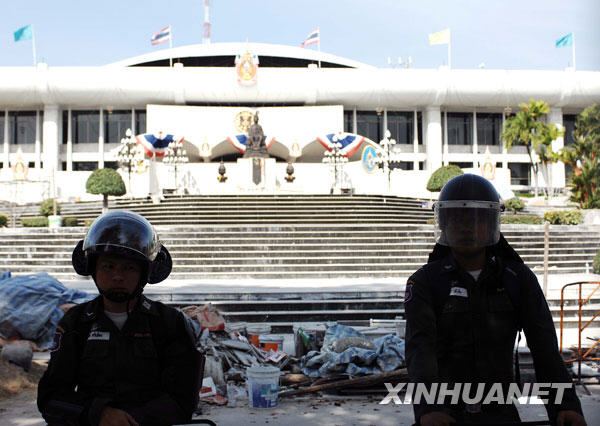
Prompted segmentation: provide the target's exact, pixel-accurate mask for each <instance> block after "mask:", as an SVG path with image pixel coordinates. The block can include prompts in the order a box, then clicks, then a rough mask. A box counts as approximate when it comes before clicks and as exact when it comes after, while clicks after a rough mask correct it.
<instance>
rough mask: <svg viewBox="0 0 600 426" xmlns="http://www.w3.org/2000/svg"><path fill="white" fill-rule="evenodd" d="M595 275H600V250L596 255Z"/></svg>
mask: <svg viewBox="0 0 600 426" xmlns="http://www.w3.org/2000/svg"><path fill="white" fill-rule="evenodd" d="M593 266H594V273H595V274H600V250H598V253H596V257H594V264H593Z"/></svg>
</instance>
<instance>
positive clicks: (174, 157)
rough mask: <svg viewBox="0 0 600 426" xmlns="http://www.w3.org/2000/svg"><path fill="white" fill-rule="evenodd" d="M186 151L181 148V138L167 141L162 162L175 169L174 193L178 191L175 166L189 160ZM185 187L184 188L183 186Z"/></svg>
mask: <svg viewBox="0 0 600 426" xmlns="http://www.w3.org/2000/svg"><path fill="white" fill-rule="evenodd" d="M189 161H190V160H189V158H188V156H187V151H186V150H185V149H183V142H182V141H181V140H178V141H173V142H169V145H168V147H167V151H166V153H165V156H164V157H163V163H165V164H167V165H169V166H173V168H174V171H175V193H179V181H178V180H177V166H178V165H179V164H185V163H187V162H189ZM184 189H185V188H184Z"/></svg>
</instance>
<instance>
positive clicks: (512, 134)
mask: <svg viewBox="0 0 600 426" xmlns="http://www.w3.org/2000/svg"><path fill="white" fill-rule="evenodd" d="M519 108H521V111H519V112H517V113H516V114H515V115H514V116H513V117H510V118H509V119H507V120H506V125H505V127H504V130H503V132H502V136H501V138H502V140H503V141H504V145H505V146H506V149H507V150H510V148H511V147H512V145H513V144H515V143H516V144H519V145H525V146H526V147H527V154H528V155H529V161H530V164H531V168H532V169H533V178H534V182H535V195H536V196H537V194H538V189H539V185H538V171H539V167H538V162H537V161H534V158H533V154H534V153H535V154H537V156H538V158H539V161H540V163H541V164H542V175H543V176H544V180H545V181H546V187H547V189H549V188H551V186H552V184H551V182H550V180H551V177H550V172H549V166H550V164H551V163H554V162H556V161H558V159H559V157H558V155H557V153H555V152H554V151H553V150H552V141H553V140H555V139H557V138H559V137H560V136H562V133H563V131H562V130H559V129H558V128H557V127H556V126H555V125H554V124H546V123H545V121H544V120H545V116H546V114H548V113H549V112H550V107H549V106H548V104H547V103H546V102H544V101H535V100H533V99H530V100H529V103H528V104H519ZM547 194H548V195H550V196H551V195H552V194H551V193H550V191H547Z"/></svg>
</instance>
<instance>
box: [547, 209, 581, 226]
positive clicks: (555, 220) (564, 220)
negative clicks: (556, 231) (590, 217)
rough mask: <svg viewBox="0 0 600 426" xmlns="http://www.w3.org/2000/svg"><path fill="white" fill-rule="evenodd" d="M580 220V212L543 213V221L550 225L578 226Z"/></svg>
mask: <svg viewBox="0 0 600 426" xmlns="http://www.w3.org/2000/svg"><path fill="white" fill-rule="evenodd" d="M581 219H582V216H581V210H548V211H547V212H545V213H544V220H545V221H546V222H550V224H552V225H579V224H580V223H581Z"/></svg>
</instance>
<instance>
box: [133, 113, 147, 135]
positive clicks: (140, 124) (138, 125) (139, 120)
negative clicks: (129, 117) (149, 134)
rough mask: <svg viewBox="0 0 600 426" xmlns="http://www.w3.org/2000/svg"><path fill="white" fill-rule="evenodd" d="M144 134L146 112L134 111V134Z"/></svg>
mask: <svg viewBox="0 0 600 426" xmlns="http://www.w3.org/2000/svg"><path fill="white" fill-rule="evenodd" d="M142 133H146V110H144V109H141V110H140V109H136V110H135V134H136V135H141V134H142Z"/></svg>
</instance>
